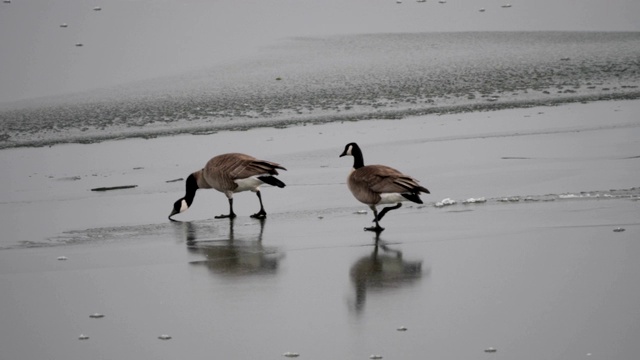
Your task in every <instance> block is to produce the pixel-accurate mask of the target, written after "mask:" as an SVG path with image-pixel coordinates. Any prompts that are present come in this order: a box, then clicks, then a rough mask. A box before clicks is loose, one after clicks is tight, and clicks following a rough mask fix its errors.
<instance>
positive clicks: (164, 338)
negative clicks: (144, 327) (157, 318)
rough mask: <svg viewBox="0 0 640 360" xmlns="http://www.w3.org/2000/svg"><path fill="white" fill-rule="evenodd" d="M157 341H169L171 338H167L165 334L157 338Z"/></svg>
mask: <svg viewBox="0 0 640 360" xmlns="http://www.w3.org/2000/svg"><path fill="white" fill-rule="evenodd" d="M158 339H160V340H171V336H169V335H167V334H162V335H160V336H158Z"/></svg>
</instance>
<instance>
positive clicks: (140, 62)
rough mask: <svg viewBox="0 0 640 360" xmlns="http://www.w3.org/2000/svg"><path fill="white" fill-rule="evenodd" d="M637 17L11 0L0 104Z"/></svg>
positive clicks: (587, 27) (548, 3) (589, 12)
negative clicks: (352, 48) (367, 44)
mask: <svg viewBox="0 0 640 360" xmlns="http://www.w3.org/2000/svg"><path fill="white" fill-rule="evenodd" d="M507 3H509V4H511V5H512V6H511V7H510V8H504V7H502V5H505V4H507ZM94 7H100V8H101V10H100V11H95V10H94ZM481 8H484V9H485V11H484V12H480V11H479V9H481ZM639 14H640V1H637V0H610V1H603V0H535V1H533V0H529V1H526V0H512V1H505V0H449V1H447V3H446V4H440V3H438V1H437V0H427V2H426V3H418V2H416V1H415V0H404V1H403V3H401V4H398V3H396V1H395V0H340V1H338V0H220V1H211V0H208V1H204V0H202V1H198V0H179V1H178V0H155V1H152V0H105V1H97V0H62V1H55V2H53V1H36V0H12V1H11V3H0V105H1V104H2V103H5V105H7V103H9V102H13V101H16V100H24V99H32V98H37V97H43V96H51V95H61V94H68V93H74V92H82V91H87V90H90V89H99V88H105V87H111V86H115V85H122V84H127V83H130V82H134V81H139V80H145V79H154V78H159V77H166V76H172V75H177V74H181V73H184V72H189V71H196V70H200V69H207V68H211V67H215V66H216V65H220V64H225V63H230V62H233V61H234V60H237V59H243V58H246V57H252V56H254V57H255V56H259V55H260V51H261V50H262V49H264V48H265V47H267V46H269V45H273V44H276V43H277V42H279V41H283V40H286V39H287V38H291V37H298V36H326V35H335V34H365V33H398V32H449V31H640V17H639V16H638V15H639ZM63 23H66V24H67V25H68V27H66V28H62V27H60V25H61V24H63ZM77 43H82V44H83V46H82V47H78V46H76V44H77Z"/></svg>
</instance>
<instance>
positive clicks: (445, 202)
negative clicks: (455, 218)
mask: <svg viewBox="0 0 640 360" xmlns="http://www.w3.org/2000/svg"><path fill="white" fill-rule="evenodd" d="M456 203H457V201H455V200H453V199H450V198H446V199H443V200H442V201H440V202H437V203H436V207H443V206H448V205H455V204H456Z"/></svg>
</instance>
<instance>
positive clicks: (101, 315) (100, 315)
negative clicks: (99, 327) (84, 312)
mask: <svg viewBox="0 0 640 360" xmlns="http://www.w3.org/2000/svg"><path fill="white" fill-rule="evenodd" d="M89 317H90V318H92V319H102V318H103V317H104V315H103V314H100V313H93V314H91V315H89Z"/></svg>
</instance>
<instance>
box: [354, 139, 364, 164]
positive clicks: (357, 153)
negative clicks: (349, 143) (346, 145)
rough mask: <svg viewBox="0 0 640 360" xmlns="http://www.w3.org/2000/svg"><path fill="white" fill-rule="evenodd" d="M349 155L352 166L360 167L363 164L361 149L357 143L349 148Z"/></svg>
mask: <svg viewBox="0 0 640 360" xmlns="http://www.w3.org/2000/svg"><path fill="white" fill-rule="evenodd" d="M351 156H353V168H354V169H360V168H361V167H363V166H364V158H363V157H362V150H360V147H358V145H355V144H354V145H353V147H352V148H351Z"/></svg>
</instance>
